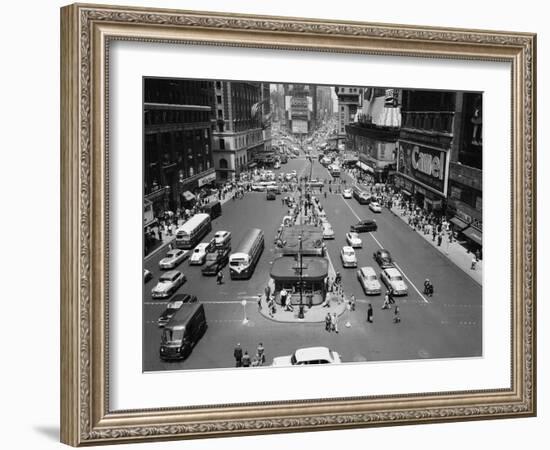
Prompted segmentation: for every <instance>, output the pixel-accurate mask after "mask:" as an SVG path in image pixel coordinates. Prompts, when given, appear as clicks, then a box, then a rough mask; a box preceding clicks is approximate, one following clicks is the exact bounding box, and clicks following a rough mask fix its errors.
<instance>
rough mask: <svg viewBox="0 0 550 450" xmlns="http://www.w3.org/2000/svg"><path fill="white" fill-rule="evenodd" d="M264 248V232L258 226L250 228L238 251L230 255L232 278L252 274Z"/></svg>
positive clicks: (247, 276) (245, 276)
mask: <svg viewBox="0 0 550 450" xmlns="http://www.w3.org/2000/svg"><path fill="white" fill-rule="evenodd" d="M263 249H264V233H263V231H262V230H260V229H258V228H252V229H250V230H249V231H248V232H247V233H246V235H245V236H244V238H243V239H242V241H241V243H240V244H239V246H238V247H237V251H236V252H235V253H232V254H231V256H230V257H229V274H230V276H231V279H232V280H235V279H239V278H241V279H243V278H244V279H246V278H250V277H251V276H252V273H253V272H254V269H255V268H256V264H257V263H258V260H259V259H260V255H261V254H262V251H263Z"/></svg>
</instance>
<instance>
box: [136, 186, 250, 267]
mask: <svg viewBox="0 0 550 450" xmlns="http://www.w3.org/2000/svg"><path fill="white" fill-rule="evenodd" d="M234 194H235V190H234V189H233V190H232V191H229V192H228V193H227V194H226V195H225V198H224V199H223V200H220V203H221V204H222V205H224V204H225V203H227V202H228V201H230V200H232V199H233V195H234ZM245 195H246V192H245ZM214 200H218V196H217V195H216V194H213V195H210V196H209V197H208V202H211V201H214ZM235 201H236V200H235ZM184 223H185V221H184V220H183V219H178V227H179V226H180V225H183V224H184ZM174 239H176V236H175V235H174V234H171V235H170V234H168V233H166V232H164V231H163V233H162V242H161V243H159V244H158V246H157V247H156V248H155V249H154V250H153V251H151V252H149V253H148V254H147V255H145V261H147V260H148V259H149V258H151V257H152V256H154V255H156V254H157V253H158V252H160V251H161V250H163V249H165V247H166V246H167V245H168V244H170V242H172V241H173V240H174Z"/></svg>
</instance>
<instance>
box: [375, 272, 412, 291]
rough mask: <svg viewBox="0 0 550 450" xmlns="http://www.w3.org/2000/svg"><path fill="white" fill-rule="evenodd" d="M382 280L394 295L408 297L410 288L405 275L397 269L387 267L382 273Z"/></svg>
mask: <svg viewBox="0 0 550 450" xmlns="http://www.w3.org/2000/svg"><path fill="white" fill-rule="evenodd" d="M380 278H381V279H382V281H383V282H384V284H385V285H386V287H387V288H388V289H389V290H390V291H392V292H393V295H407V294H408V293H409V288H408V286H407V283H405V280H403V275H402V274H401V272H399V270H397V269H396V268H395V267H386V268H385V269H382V272H380Z"/></svg>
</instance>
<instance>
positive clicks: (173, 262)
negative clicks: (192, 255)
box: [159, 248, 189, 270]
mask: <svg viewBox="0 0 550 450" xmlns="http://www.w3.org/2000/svg"><path fill="white" fill-rule="evenodd" d="M188 256H189V251H188V250H181V249H179V248H176V249H173V250H170V251H168V253H166V256H165V257H164V258H162V259H161V260H160V261H159V267H160V268H161V269H165V270H167V269H174V268H175V267H176V266H178V265H179V264H180V263H181V262H182V261H184V260H185V259H187V257H188Z"/></svg>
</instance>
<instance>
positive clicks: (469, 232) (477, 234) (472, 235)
mask: <svg viewBox="0 0 550 450" xmlns="http://www.w3.org/2000/svg"><path fill="white" fill-rule="evenodd" d="M462 234H463V235H464V236H466V237H467V238H468V239H470V240H471V241H474V242H475V243H476V244H477V245H483V233H482V232H481V231H479V230H478V229H477V228H474V227H468V228H466V229H465V230H462Z"/></svg>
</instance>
